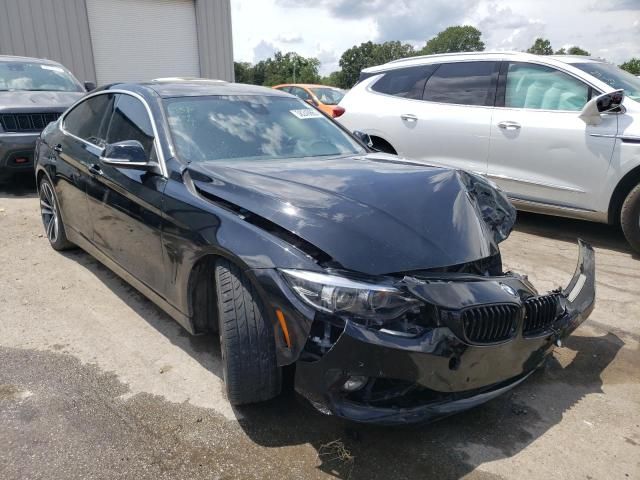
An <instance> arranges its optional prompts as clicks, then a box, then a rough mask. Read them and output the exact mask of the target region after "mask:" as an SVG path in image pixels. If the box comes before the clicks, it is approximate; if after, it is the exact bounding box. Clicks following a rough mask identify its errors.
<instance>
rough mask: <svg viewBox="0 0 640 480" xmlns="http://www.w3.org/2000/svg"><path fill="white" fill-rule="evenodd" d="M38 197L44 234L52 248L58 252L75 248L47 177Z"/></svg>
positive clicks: (41, 183) (41, 185) (43, 179)
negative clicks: (68, 235) (65, 227)
mask: <svg viewBox="0 0 640 480" xmlns="http://www.w3.org/2000/svg"><path fill="white" fill-rule="evenodd" d="M38 195H39V196H40V215H41V216H42V224H43V226H44V233H45V235H46V236H47V239H48V240H49V244H50V245H51V247H52V248H53V249H54V250H58V251H62V250H69V249H71V248H75V245H74V244H73V243H71V242H70V241H69V239H68V238H67V233H66V231H65V229H64V223H63V222H62V217H61V216H60V205H59V204H58V199H57V198H56V194H55V189H54V188H53V185H52V184H51V182H50V181H49V179H47V177H43V178H42V180H41V181H40V184H39V185H38Z"/></svg>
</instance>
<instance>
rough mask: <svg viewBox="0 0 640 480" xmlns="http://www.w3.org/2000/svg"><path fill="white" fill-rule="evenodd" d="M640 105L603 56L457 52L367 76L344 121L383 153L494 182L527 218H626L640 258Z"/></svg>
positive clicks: (633, 86) (631, 80) (627, 78)
mask: <svg viewBox="0 0 640 480" xmlns="http://www.w3.org/2000/svg"><path fill="white" fill-rule="evenodd" d="M620 90H624V93H622V92H621V91H620ZM639 102H640V79H638V78H637V77H635V76H633V75H631V74H629V73H627V72H624V71H623V70H621V69H619V68H618V67H616V66H614V65H612V64H609V63H606V62H604V61H602V60H597V59H592V58H588V57H580V56H568V55H562V56H538V55H530V54H526V53H509V52H496V53H488V52H482V53H465V54H447V55H431V56H424V57H413V58H407V59H403V60H397V61H394V62H390V63H387V64H385V65H380V66H377V67H372V68H367V69H365V70H363V71H362V74H361V76H360V80H359V83H358V84H357V85H356V86H355V87H353V88H352V89H351V90H350V91H349V93H347V95H346V96H345V97H344V99H343V100H342V101H341V102H340V106H341V107H343V108H344V109H345V113H344V114H343V115H342V116H341V117H339V118H338V119H337V120H338V121H339V122H340V123H342V124H343V125H344V126H346V127H347V128H348V129H349V130H353V131H360V132H363V133H364V134H367V135H368V136H367V137H366V138H367V140H369V139H370V141H371V143H370V145H371V146H372V147H373V148H375V149H377V150H381V151H385V152H389V153H396V154H398V155H401V156H403V157H407V158H410V159H415V160H419V161H423V162H427V163H430V164H436V165H445V166H450V167H455V168H461V169H465V170H470V171H473V172H476V173H479V174H482V175H486V176H487V177H489V178H491V179H492V180H493V181H495V183H497V184H498V185H499V186H500V187H501V188H502V189H503V190H504V191H505V192H507V194H508V195H509V197H510V198H511V199H512V201H513V203H514V204H515V205H516V207H518V208H520V209H522V210H529V211H534V212H540V213H547V214H554V215H560V216H566V217H574V218H581V219H586V220H593V221H596V222H605V223H616V222H619V223H620V224H621V225H622V228H623V231H624V233H625V235H626V237H627V239H628V240H629V242H630V243H631V245H632V246H633V247H634V248H635V249H636V250H638V251H640V103H639Z"/></svg>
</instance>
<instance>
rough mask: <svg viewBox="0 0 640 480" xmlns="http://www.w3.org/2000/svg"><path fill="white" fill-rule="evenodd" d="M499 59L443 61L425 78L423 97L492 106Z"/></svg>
mask: <svg viewBox="0 0 640 480" xmlns="http://www.w3.org/2000/svg"><path fill="white" fill-rule="evenodd" d="M498 67H499V63H498V62H457V63H443V64H441V65H440V66H438V69H437V70H436V71H435V73H434V74H433V75H431V77H430V78H429V80H428V81H427V85H426V86H425V89H424V100H427V101H430V102H439V103H453V104H457V105H477V106H487V107H492V106H493V103H494V101H495V95H496V85H497V82H498Z"/></svg>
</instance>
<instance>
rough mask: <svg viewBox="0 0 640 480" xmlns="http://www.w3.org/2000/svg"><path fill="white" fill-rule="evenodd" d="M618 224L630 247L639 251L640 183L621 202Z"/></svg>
mask: <svg viewBox="0 0 640 480" xmlns="http://www.w3.org/2000/svg"><path fill="white" fill-rule="evenodd" d="M620 224H621V225H622V231H623V232H624V236H625V237H626V238H627V241H628V242H629V244H630V245H631V247H632V248H633V249H634V250H635V251H636V252H640V183H639V184H638V185H636V186H635V188H634V189H633V190H631V191H630V192H629V195H627V198H626V199H625V201H624V203H623V204H622V210H621V211H620Z"/></svg>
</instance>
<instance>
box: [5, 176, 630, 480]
mask: <svg viewBox="0 0 640 480" xmlns="http://www.w3.org/2000/svg"><path fill="white" fill-rule="evenodd" d="M0 232H1V233H0V252H2V256H1V262H0V446H1V447H0V478H2V479H6V480H9V479H22V478H29V479H37V478H42V479H74V478H83V479H89V478H104V479H114V478H136V479H146V478H152V479H162V478H196V479H197V478H206V479H235V478H238V479H251V478H278V479H287V478H292V479H300V478H331V477H337V478H343V479H349V478H350V479H359V478H365V479H371V478H385V479H404V478H438V479H449V478H468V479H496V478H540V479H548V478H554V479H580V478H582V479H608V478H612V479H628V478H636V479H640V461H639V460H640V349H639V344H640V323H639V319H640V301H639V300H640V292H639V290H640V260H639V258H638V256H633V255H632V254H631V252H630V250H629V248H628V247H627V246H626V244H625V242H624V239H623V238H622V235H621V234H620V232H619V231H618V230H617V229H615V228H612V227H608V226H604V225H595V224H590V223H586V222H578V221H572V220H564V219H556V218H550V217H544V216H538V215H530V214H521V215H520V218H519V221H518V224H517V227H516V231H515V232H514V233H513V234H512V236H511V237H510V238H509V239H508V240H507V241H506V242H505V243H504V244H503V257H504V261H505V264H506V265H507V267H508V268H510V269H513V270H516V271H520V272H523V273H528V274H529V277H530V278H531V280H532V281H533V282H534V284H535V285H536V286H538V288H539V289H540V290H548V289H551V288H554V287H556V286H559V285H564V284H565V283H566V282H567V281H568V279H569V278H570V276H571V275H572V273H573V269H574V267H575V261H576V257H577V248H576V246H575V238H576V237H577V236H580V237H582V238H584V239H585V240H587V241H590V242H591V243H592V244H593V245H594V246H595V248H596V264H597V269H598V285H597V288H598V291H597V306H596V309H595V311H594V312H593V314H592V316H591V318H590V319H589V320H588V321H587V322H586V323H585V324H583V326H581V327H580V328H579V329H578V330H577V331H576V333H575V334H574V336H572V337H571V338H570V339H569V340H568V341H567V342H566V345H565V347H564V348H561V349H558V350H557V351H556V353H555V354H554V357H553V358H552V359H550V361H549V362H548V364H547V365H546V366H545V367H544V368H543V369H541V370H540V371H538V372H536V373H535V374H534V375H532V376H531V377H530V378H529V379H528V380H527V381H526V382H525V383H524V384H522V385H521V386H519V387H518V388H516V389H514V390H513V391H511V392H510V393H508V394H506V395H504V396H502V397H500V398H498V399H496V400H493V401H491V402H489V403H487V404H486V405H484V406H481V407H479V408H476V409H474V410H472V411H469V412H466V413H463V414H460V415H457V416H454V417H450V418H448V419H445V420H442V421H440V422H437V423H435V424H432V425H428V426H421V427H419V428H416V427H413V428H399V429H388V428H374V427H363V426H358V425H353V424H349V423H347V422H343V421H340V420H338V419H335V418H332V417H325V416H322V415H321V414H319V413H317V412H315V411H314V410H313V409H312V408H311V407H310V406H309V405H307V404H306V402H304V401H303V400H302V399H300V398H299V397H297V396H296V395H295V394H292V393H290V394H287V395H284V396H282V397H280V398H278V399H276V400H274V401H272V402H269V403H267V404H263V405H259V406H252V407H246V408H242V409H233V408H231V407H230V405H229V404H228V403H227V402H226V400H225V398H224V395H223V393H222V383H221V380H220V376H221V370H220V360H219V345H218V344H217V341H216V339H215V338H213V337H197V338H194V337H190V336H188V335H187V334H186V332H184V331H183V330H182V329H181V327H179V326H178V325H177V324H176V323H175V322H174V321H173V320H171V319H170V318H169V317H168V316H166V315H165V314H164V313H162V312H161V311H160V310H158V309H157V308H156V307H155V306H153V305H152V304H151V303H150V302H149V301H147V300H146V299H145V298H144V297H142V296H141V295H140V294H139V293H137V292H136V291H135V290H133V289H132V288H131V287H129V286H128V285H127V284H125V283H124V282H122V281H121V280H119V279H118V278H117V277H116V276H115V275H114V274H112V273H111V272H110V271H109V270H107V269H106V268H104V267H102V266H101V265H100V264H99V263H98V262H96V261H95V260H93V259H92V258H91V257H89V256H88V255H87V254H85V253H83V252H82V251H73V252H70V253H65V254H59V253H56V252H55V251H53V250H52V249H51V248H49V246H48V243H47V240H46V238H45V237H44V236H43V235H42V226H41V224H40V218H39V214H38V201H37V199H36V196H35V193H34V191H33V188H32V187H31V186H30V184H29V183H28V182H25V183H17V184H14V185H13V186H11V187H6V186H4V187H1V186H0Z"/></svg>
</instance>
